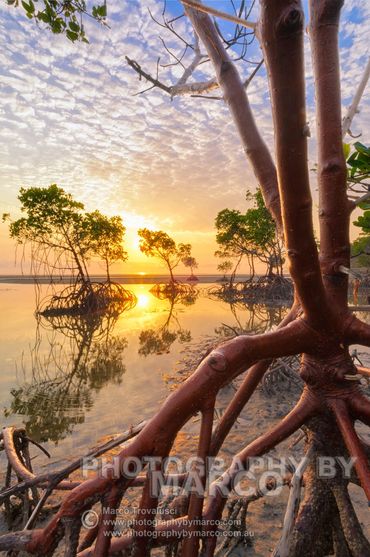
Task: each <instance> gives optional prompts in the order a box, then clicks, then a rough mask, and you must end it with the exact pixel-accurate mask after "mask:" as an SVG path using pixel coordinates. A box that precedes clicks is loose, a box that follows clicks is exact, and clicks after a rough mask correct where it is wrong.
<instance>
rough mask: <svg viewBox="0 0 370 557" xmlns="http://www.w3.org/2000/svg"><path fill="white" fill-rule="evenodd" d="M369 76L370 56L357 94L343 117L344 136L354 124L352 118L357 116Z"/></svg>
mask: <svg viewBox="0 0 370 557" xmlns="http://www.w3.org/2000/svg"><path fill="white" fill-rule="evenodd" d="M369 77H370V57H369V59H368V61H367V64H366V66H365V70H364V73H363V76H362V78H361V81H360V83H359V84H358V87H357V90H356V93H355V96H354V97H353V100H352V103H351V104H350V106H349V107H348V109H347V113H346V115H345V117H344V118H343V122H342V138H344V137H345V136H346V134H347V133H349V132H350V127H351V124H352V120H353V118H354V116H355V114H356V113H357V112H358V105H359V104H360V100H361V97H362V95H363V93H364V91H365V87H366V85H367V82H368V81H369Z"/></svg>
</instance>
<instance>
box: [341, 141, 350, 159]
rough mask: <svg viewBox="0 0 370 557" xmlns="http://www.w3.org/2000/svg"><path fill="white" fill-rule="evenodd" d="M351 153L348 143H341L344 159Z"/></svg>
mask: <svg viewBox="0 0 370 557" xmlns="http://www.w3.org/2000/svg"><path fill="white" fill-rule="evenodd" d="M350 152H351V146H350V144H349V143H343V153H344V158H345V159H348V157H349V154H350Z"/></svg>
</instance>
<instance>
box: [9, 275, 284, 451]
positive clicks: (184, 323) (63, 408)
mask: <svg viewBox="0 0 370 557" xmlns="http://www.w3.org/2000/svg"><path fill="white" fill-rule="evenodd" d="M209 286H211V285H206V284H202V285H198V287H196V295H195V296H191V297H187V298H186V299H183V300H179V301H176V302H175V303H172V302H173V301H171V300H168V299H164V300H160V299H158V298H157V297H155V296H154V295H153V294H152V293H151V292H150V289H151V287H152V285H150V284H132V285H130V286H129V288H130V289H131V291H132V292H134V294H135V295H136V297H137V304H136V306H135V307H134V308H133V309H130V310H128V311H124V312H123V313H121V314H120V315H119V317H118V319H111V320H108V319H107V318H104V319H94V320H92V321H91V320H90V321H86V320H83V319H81V318H80V319H74V320H73V321H68V320H67V322H66V323H58V324H57V326H55V323H54V325H53V324H51V323H50V322H49V321H48V320H47V319H45V318H41V319H38V318H37V317H36V315H35V303H36V302H35V290H34V287H33V286H32V285H31V284H10V283H9V284H2V285H1V286H0V311H1V315H2V319H1V323H0V338H1V340H2V342H1V349H0V370H1V372H0V381H1V390H0V404H1V413H2V418H1V422H2V425H9V424H12V425H13V424H14V425H25V426H26V427H27V431H28V434H29V435H30V437H32V438H34V439H35V440H38V441H42V442H43V443H44V445H45V447H46V448H47V449H48V450H49V451H50V452H51V453H52V456H53V460H56V461H60V460H63V459H64V458H68V457H70V456H72V455H74V456H77V455H79V454H83V452H86V450H87V448H89V447H91V446H92V445H94V444H95V442H96V441H98V440H99V439H101V438H102V437H103V436H105V435H108V434H111V433H115V432H119V431H122V430H125V429H127V428H128V427H129V426H130V425H131V424H135V423H137V422H139V421H141V420H143V419H146V418H149V417H150V416H151V415H152V414H153V412H155V411H156V409H157V408H158V407H159V405H160V403H161V401H163V399H164V398H165V397H166V396H167V394H168V393H169V388H168V386H167V384H166V381H165V378H166V375H167V374H172V373H173V372H174V369H176V366H177V365H178V362H179V360H180V359H181V358H183V357H184V355H185V356H186V350H187V347H188V349H190V347H191V346H192V345H193V343H197V342H199V341H200V340H202V339H204V338H205V337H207V336H210V337H213V336H216V332H215V331H216V329H217V328H219V327H220V326H221V327H222V326H223V325H227V326H228V327H232V328H233V329H235V328H238V327H240V326H243V327H246V328H247V329H248V328H253V327H255V326H257V325H262V327H263V326H264V325H263V324H262V321H263V319H264V318H267V319H268V320H269V319H270V318H273V317H274V316H276V317H277V318H278V317H279V316H278V315H277V314H276V312H277V313H278V314H279V313H280V314H281V312H279V310H276V309H275V310H272V312H271V313H270V314H269V313H268V312H266V311H265V310H264V309H263V308H259V310H258V312H257V313H255V314H253V313H252V312H251V311H250V310H248V309H247V308H245V307H243V306H239V307H237V308H236V307H231V306H230V305H229V304H227V303H225V302H223V301H218V300H214V299H210V298H209V297H208V295H207V290H208V287H209ZM43 288H45V287H43ZM44 293H45V292H43V291H41V296H42V295H43V294H44ZM251 320H252V321H253V322H252V321H251ZM61 325H63V327H62V328H61Z"/></svg>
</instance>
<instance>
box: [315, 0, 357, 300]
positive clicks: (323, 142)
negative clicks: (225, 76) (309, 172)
mask: <svg viewBox="0 0 370 557" xmlns="http://www.w3.org/2000/svg"><path fill="white" fill-rule="evenodd" d="M342 5H343V1H338V0H330V1H329V0H326V1H325V2H321V1H319V0H311V1H310V16H311V23H310V30H309V33H310V37H311V50H312V60H313V64H314V74H315V91H316V116H317V138H318V181H319V193H320V208H319V218H320V261H321V267H322V273H323V279H324V281H325V285H326V292H327V295H328V296H329V297H330V301H331V303H334V304H336V305H340V306H342V307H345V306H346V304H347V289H348V275H345V274H343V273H341V272H340V271H339V266H340V265H344V266H346V267H349V266H350V242H349V216H350V211H351V206H350V203H349V201H348V198H347V191H346V187H347V184H346V178H347V172H346V164H345V159H344V154H343V145H342V116H341V98H340V73H339V51H338V25H339V17H340V10H341V7H342Z"/></svg>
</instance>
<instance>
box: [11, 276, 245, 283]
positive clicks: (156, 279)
mask: <svg viewBox="0 0 370 557" xmlns="http://www.w3.org/2000/svg"><path fill="white" fill-rule="evenodd" d="M196 276H197V277H198V281H194V282H190V281H188V280H187V279H188V278H189V275H188V274H187V275H176V276H175V278H176V280H178V281H179V282H189V284H194V285H196V284H205V283H214V282H222V278H223V275H222V274H220V275H218V274H209V275H201V274H199V275H198V274H197V275H196ZM90 278H91V280H92V281H93V282H102V281H104V280H105V275H91V277H90ZM248 278H249V275H237V276H236V281H244V280H247V279H248ZM70 279H71V277H63V278H61V279H58V278H53V280H50V277H46V276H38V277H33V276H30V275H0V284H69V282H70ZM111 279H112V281H114V282H117V283H119V284H158V283H161V282H168V281H169V277H168V275H150V274H148V275H141V274H132V275H130V274H128V275H112V276H111Z"/></svg>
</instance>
